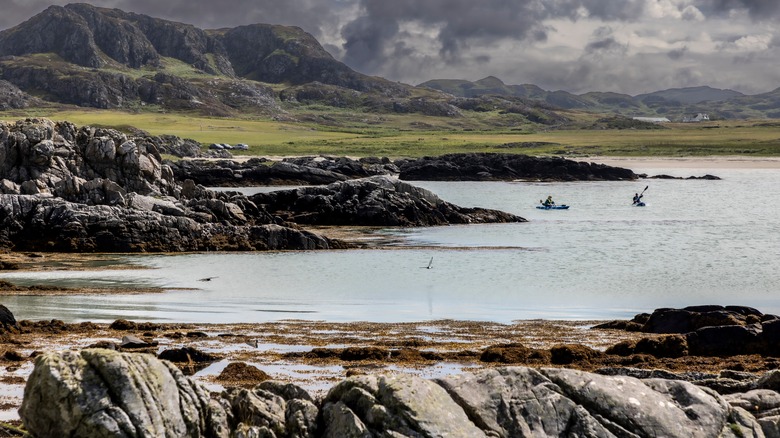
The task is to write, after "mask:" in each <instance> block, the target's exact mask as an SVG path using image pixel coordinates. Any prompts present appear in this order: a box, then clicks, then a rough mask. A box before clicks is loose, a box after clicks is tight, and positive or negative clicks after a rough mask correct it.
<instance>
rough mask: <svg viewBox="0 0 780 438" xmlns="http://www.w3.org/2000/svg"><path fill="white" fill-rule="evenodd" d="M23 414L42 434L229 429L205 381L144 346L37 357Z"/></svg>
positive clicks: (222, 432)
mask: <svg viewBox="0 0 780 438" xmlns="http://www.w3.org/2000/svg"><path fill="white" fill-rule="evenodd" d="M19 415H20V416H21V418H22V421H23V422H24V425H25V428H26V429H27V430H28V431H29V432H30V434H31V435H32V436H35V437H62V436H78V437H106V438H107V437H183V436H188V437H204V438H208V437H215V438H216V437H220V438H222V437H225V438H226V437H228V436H229V435H228V426H227V416H226V414H225V411H224V410H223V409H222V407H221V405H220V404H219V403H217V402H216V401H213V400H212V399H211V398H210V396H209V394H208V392H207V391H206V390H205V389H204V388H203V387H202V386H201V385H200V384H198V383H196V382H194V381H192V380H190V379H189V378H187V377H185V376H184V375H183V374H182V373H181V371H179V370H178V369H177V368H176V367H175V366H173V365H172V364H170V363H168V362H163V361H160V360H158V359H156V358H154V357H153V356H150V355H144V354H127V353H119V352H116V351H113V350H104V349H87V350H82V351H80V352H75V351H63V352H52V353H46V354H44V355H42V356H39V357H38V358H37V359H36V361H35V369H34V370H33V372H32V374H31V376H30V377H29V379H28V381H27V386H26V387H25V391H24V401H23V403H22V407H21V408H20V409H19Z"/></svg>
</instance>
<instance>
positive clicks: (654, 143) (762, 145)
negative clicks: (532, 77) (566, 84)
mask: <svg viewBox="0 0 780 438" xmlns="http://www.w3.org/2000/svg"><path fill="white" fill-rule="evenodd" d="M26 116H35V117H47V118H50V119H52V120H68V121H71V122H73V123H75V124H76V125H79V126H82V125H92V126H103V127H112V128H116V129H119V130H128V129H129V128H131V127H134V128H139V129H143V130H145V131H147V132H149V133H151V134H153V135H159V134H172V135H176V136H179V137H183V138H191V139H194V140H197V141H199V142H200V143H202V144H203V145H204V147H205V146H207V145H209V144H211V143H230V144H236V143H246V144H248V145H249V146H250V149H249V151H247V152H246V153H247V154H249V155H282V156H290V155H311V154H330V155H337V156H342V155H346V156H387V157H391V158H397V157H419V156H425V155H441V154H445V153H454V152H509V153H524V154H529V155H559V156H571V157H578V156H579V157H582V156H646V157H660V156H675V157H677V156H714V155H749V156H780V122H778V121H771V120H756V121H744V120H741V121H736V120H732V121H714V122H705V123H688V124H682V123H678V124H667V125H664V126H665V127H666V128H667V129H654V130H634V129H626V130H595V129H582V128H576V127H569V128H565V129H552V128H549V129H544V128H543V127H542V128H540V127H539V126H536V125H528V124H519V123H514V121H513V120H509V119H507V123H506V125H507V126H506V127H500V126H499V127H497V126H496V125H495V124H492V125H491V124H489V123H483V122H481V121H480V119H479V117H491V115H489V114H488V115H480V116H478V117H472V118H469V119H465V118H458V119H449V118H438V117H426V116H420V115H395V114H381V115H379V114H360V113H358V114H355V113H347V112H344V113H343V114H340V113H338V112H333V111H330V112H326V111H319V110H318V109H317V108H312V109H310V110H309V111H308V112H304V111H301V112H299V113H297V114H295V116H296V117H297V118H298V119H299V120H310V121H309V122H281V121H274V120H271V119H269V118H261V117H246V118H209V117H204V116H200V115H188V114H174V113H158V112H153V111H146V112H136V113H129V112H122V111H109V110H92V109H68V110H62V109H56V110H47V109H37V110H30V111H27V112H26V113H19V112H7V113H0V120H5V121H13V120H17V119H20V118H24V117H26ZM492 116H494V118H493V119H492V120H493V121H495V120H496V118H497V117H500V116H498V115H492ZM579 117H580V123H579V124H575V125H574V126H587V123H584V122H587V121H588V119H591V118H593V117H594V116H593V115H592V114H591V115H588V114H585V115H581V116H579Z"/></svg>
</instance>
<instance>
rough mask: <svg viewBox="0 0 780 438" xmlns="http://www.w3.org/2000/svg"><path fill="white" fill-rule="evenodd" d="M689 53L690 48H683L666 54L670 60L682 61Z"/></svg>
mask: <svg viewBox="0 0 780 438" xmlns="http://www.w3.org/2000/svg"><path fill="white" fill-rule="evenodd" d="M687 51H688V47H687V46H686V47H681V48H679V49H674V50H670V51H669V53H667V54H666V56H668V57H669V59H671V60H674V61H677V60H680V59H682V58H683V57H684V56H685V53H686V52H687Z"/></svg>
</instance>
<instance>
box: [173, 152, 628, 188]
mask: <svg viewBox="0 0 780 438" xmlns="http://www.w3.org/2000/svg"><path fill="white" fill-rule="evenodd" d="M167 164H169V165H170V167H171V168H172V169H173V172H174V175H175V176H176V178H177V179H179V180H182V179H184V178H189V179H192V180H194V181H195V182H196V183H198V184H203V185H205V186H212V187H214V186H223V187H240V186H250V185H257V184H262V185H274V184H314V185H317V184H330V183H333V182H337V181H345V180H348V179H355V178H365V177H369V176H376V175H393V176H398V177H399V178H400V179H402V180H407V181H412V180H416V181H431V180H433V181H509V180H518V179H521V180H541V181H594V180H607V181H619V180H633V179H636V178H638V177H639V176H640V175H636V174H634V172H632V171H631V170H629V169H624V168H620V167H612V166H607V165H604V164H594V163H584V162H580V161H572V160H568V159H564V158H540V157H530V156H527V155H518V154H493V153H473V154H449V155H442V156H440V157H425V158H419V159H400V160H396V161H395V162H391V161H390V160H389V159H388V158H376V157H369V158H361V159H359V160H354V159H351V158H347V157H330V156H319V157H298V158H286V159H284V160H282V161H270V160H267V159H262V158H253V159H250V160H248V161H245V162H236V161H232V160H219V161H204V160H185V161H180V162H178V163H167Z"/></svg>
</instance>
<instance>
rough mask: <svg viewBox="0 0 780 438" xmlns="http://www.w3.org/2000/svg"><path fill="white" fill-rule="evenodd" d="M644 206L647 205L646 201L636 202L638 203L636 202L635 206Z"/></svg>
mask: <svg viewBox="0 0 780 438" xmlns="http://www.w3.org/2000/svg"><path fill="white" fill-rule="evenodd" d="M644 206H645V203H644V202H636V203H634V207H644Z"/></svg>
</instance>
